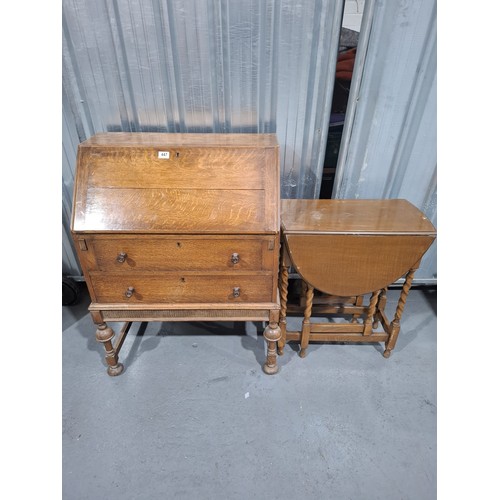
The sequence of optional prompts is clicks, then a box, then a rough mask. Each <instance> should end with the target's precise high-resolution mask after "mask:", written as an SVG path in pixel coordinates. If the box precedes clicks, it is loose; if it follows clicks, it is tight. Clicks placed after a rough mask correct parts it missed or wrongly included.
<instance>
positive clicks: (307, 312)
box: [299, 284, 314, 358]
mask: <svg viewBox="0 0 500 500" xmlns="http://www.w3.org/2000/svg"><path fill="white" fill-rule="evenodd" d="M313 299H314V288H313V287H312V286H311V285H309V284H307V290H306V308H305V309H304V319H303V321H302V332H301V334H300V352H299V356H300V357H301V358H305V357H306V350H307V346H308V345H309V334H310V333H311V321H310V319H311V313H312V305H313Z"/></svg>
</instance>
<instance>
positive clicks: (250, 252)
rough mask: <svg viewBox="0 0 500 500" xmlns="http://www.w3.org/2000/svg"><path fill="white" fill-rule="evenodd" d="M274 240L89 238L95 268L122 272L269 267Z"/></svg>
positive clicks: (271, 268) (268, 268)
mask: <svg viewBox="0 0 500 500" xmlns="http://www.w3.org/2000/svg"><path fill="white" fill-rule="evenodd" d="M274 244H275V239H274V238H269V237H268V238H253V239H215V238H212V239H200V238H198V239H196V238H171V237H157V238H153V237H148V238H142V239H138V238H137V237H133V238H126V237H122V238H95V239H94V240H93V241H92V246H93V249H94V254H95V266H96V269H97V270H99V271H123V272H127V271H153V270H159V271H162V270H163V271H178V270H179V271H184V270H189V271H228V270H235V271H238V270H240V271H246V270H248V271H260V270H264V271H272V270H273V264H274V252H273V250H272V249H273V248H274V246H273V245H274ZM270 247H271V250H270ZM120 254H121V257H119V256H120ZM123 254H125V256H124V255H123Z"/></svg>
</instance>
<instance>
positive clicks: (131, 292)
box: [125, 286, 135, 299]
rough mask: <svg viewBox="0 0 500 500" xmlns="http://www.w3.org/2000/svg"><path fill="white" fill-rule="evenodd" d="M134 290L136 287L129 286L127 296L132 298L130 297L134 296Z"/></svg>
mask: <svg viewBox="0 0 500 500" xmlns="http://www.w3.org/2000/svg"><path fill="white" fill-rule="evenodd" d="M134 291H135V289H134V287H133V286H129V287H128V288H127V291H126V292H125V297H127V298H128V299H130V297H132V295H133V293H134Z"/></svg>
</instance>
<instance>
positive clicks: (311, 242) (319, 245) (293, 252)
mask: <svg viewBox="0 0 500 500" xmlns="http://www.w3.org/2000/svg"><path fill="white" fill-rule="evenodd" d="M285 241H286V245H287V248H288V251H289V255H290V258H291V260H292V262H293V266H294V267H295V269H296V270H297V272H298V273H299V274H300V275H301V276H302V277H303V279H304V280H305V281H307V282H308V283H310V284H311V285H312V286H313V287H314V288H315V289H317V290H320V291H322V292H324V293H327V294H329V295H339V296H343V297H348V296H351V295H363V294H365V293H369V292H372V291H374V290H379V289H381V288H384V287H386V286H388V285H390V284H391V283H393V282H394V281H396V280H397V279H399V278H401V277H402V276H403V275H404V274H405V273H406V272H407V271H408V269H410V268H411V267H412V266H413V265H414V264H415V263H416V262H418V261H419V260H420V258H421V257H422V255H423V254H424V253H425V252H426V251H427V249H428V248H429V246H430V245H431V243H432V242H433V241H434V237H432V236H421V235H416V236H415V235H393V236H388V235H343V234H340V235H335V234H329V235H326V234H319V235H313V234H305V235H304V234H302V235H301V234H289V235H286V236H285Z"/></svg>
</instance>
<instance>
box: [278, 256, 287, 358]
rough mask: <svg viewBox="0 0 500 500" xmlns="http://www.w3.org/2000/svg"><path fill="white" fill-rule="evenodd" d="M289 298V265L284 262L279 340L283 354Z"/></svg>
mask: <svg viewBox="0 0 500 500" xmlns="http://www.w3.org/2000/svg"><path fill="white" fill-rule="evenodd" d="M287 300H288V267H287V266H286V265H285V264H284V263H282V265H281V272H280V329H281V338H280V340H279V341H278V354H280V355H281V354H283V349H284V348H285V344H286V305H287Z"/></svg>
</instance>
